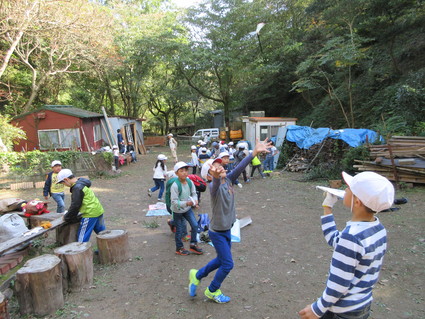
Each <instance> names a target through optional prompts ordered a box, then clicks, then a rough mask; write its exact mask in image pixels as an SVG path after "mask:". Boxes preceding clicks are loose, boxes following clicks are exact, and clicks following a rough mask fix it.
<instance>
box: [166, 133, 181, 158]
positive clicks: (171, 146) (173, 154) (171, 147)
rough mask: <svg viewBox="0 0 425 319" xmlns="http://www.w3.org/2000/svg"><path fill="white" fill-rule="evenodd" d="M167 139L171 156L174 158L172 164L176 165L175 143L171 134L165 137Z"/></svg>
mask: <svg viewBox="0 0 425 319" xmlns="http://www.w3.org/2000/svg"><path fill="white" fill-rule="evenodd" d="M167 137H168V143H169V145H170V151H171V156H173V158H174V163H177V162H178V158H177V141H176V140H175V139H174V137H173V133H169V134H168V135H167Z"/></svg>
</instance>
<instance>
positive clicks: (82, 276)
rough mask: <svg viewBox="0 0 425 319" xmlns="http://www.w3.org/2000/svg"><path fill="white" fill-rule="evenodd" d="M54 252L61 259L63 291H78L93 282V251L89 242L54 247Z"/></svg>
mask: <svg viewBox="0 0 425 319" xmlns="http://www.w3.org/2000/svg"><path fill="white" fill-rule="evenodd" d="M55 254H56V255H57V256H58V257H59V258H60V259H61V260H62V280H63V282H62V285H63V288H64V291H67V290H69V291H71V292H78V291H81V290H82V289H83V288H85V287H88V286H90V285H91V284H92V283H93V251H92V249H91V243H90V242H87V243H77V242H74V243H70V244H68V245H65V246H62V247H59V248H56V249H55ZM68 283H69V285H68Z"/></svg>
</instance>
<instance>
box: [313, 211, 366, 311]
mask: <svg viewBox="0 0 425 319" xmlns="http://www.w3.org/2000/svg"><path fill="white" fill-rule="evenodd" d="M327 217H328V218H327ZM322 228H323V233H324V235H325V238H326V240H327V242H328V243H329V244H330V245H331V246H333V247H334V252H333V255H332V261H331V266H330V270H329V277H328V281H327V283H326V288H325V291H324V292H323V294H322V297H320V298H319V299H318V300H317V301H316V302H315V303H313V304H312V310H313V312H314V313H315V314H316V315H317V316H318V317H321V316H323V315H324V313H325V312H326V311H327V310H328V309H329V308H330V307H332V306H333V305H334V304H335V303H336V302H337V301H339V300H340V298H341V297H342V296H344V295H346V294H347V292H348V291H349V288H350V285H351V283H352V281H353V279H354V277H355V271H356V267H357V265H358V264H359V262H360V261H361V259H362V256H363V255H364V253H365V249H364V248H363V246H362V244H361V242H359V241H358V239H357V238H356V237H355V236H353V235H351V234H349V232H348V231H343V232H341V233H339V232H338V231H337V230H336V226H335V222H334V220H333V216H332V215H327V216H324V218H322Z"/></svg>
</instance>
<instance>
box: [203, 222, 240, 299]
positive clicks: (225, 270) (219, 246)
mask: <svg viewBox="0 0 425 319" xmlns="http://www.w3.org/2000/svg"><path fill="white" fill-rule="evenodd" d="M208 235H209V236H210V239H211V241H212V243H213V244H214V248H215V251H216V252H217V257H216V258H214V259H213V260H211V261H210V262H209V263H208V264H207V265H206V266H205V267H202V268H201V269H199V270H198V272H197V274H196V277H197V278H198V279H199V280H201V279H202V278H205V277H207V276H208V274H209V273H210V272H212V271H214V270H216V269H217V272H216V273H215V276H214V279H213V280H212V281H211V284H210V286H209V290H210V291H211V292H214V291H216V290H217V289H220V286H221V283H222V282H223V281H224V279H226V277H227V275H228V274H229V273H230V271H231V270H232V269H233V258H232V250H231V249H232V240H231V235H230V229H229V230H226V231H224V232H215V231H211V230H210V231H208Z"/></svg>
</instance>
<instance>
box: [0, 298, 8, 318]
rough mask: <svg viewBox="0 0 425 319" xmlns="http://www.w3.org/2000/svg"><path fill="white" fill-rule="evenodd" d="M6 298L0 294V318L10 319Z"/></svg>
mask: <svg viewBox="0 0 425 319" xmlns="http://www.w3.org/2000/svg"><path fill="white" fill-rule="evenodd" d="M7 303H8V300H7V298H6V297H5V296H4V295H3V294H2V293H1V292H0V318H1V319H10V317H9V311H8V310H7Z"/></svg>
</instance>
